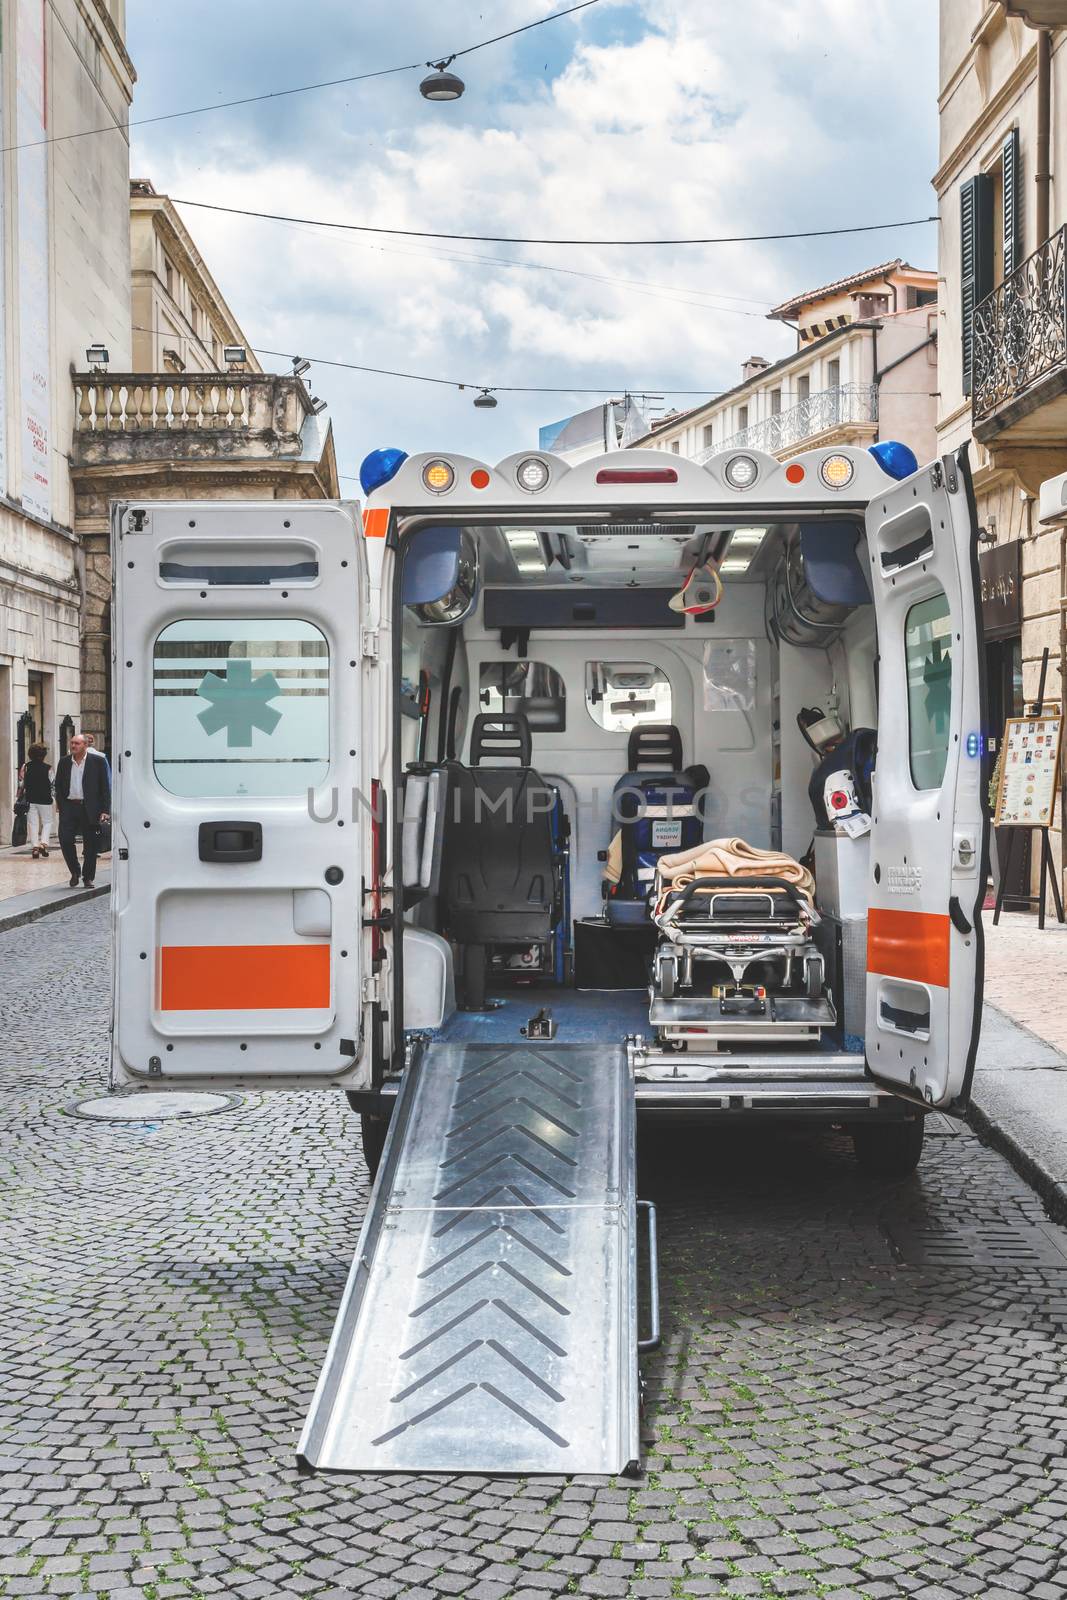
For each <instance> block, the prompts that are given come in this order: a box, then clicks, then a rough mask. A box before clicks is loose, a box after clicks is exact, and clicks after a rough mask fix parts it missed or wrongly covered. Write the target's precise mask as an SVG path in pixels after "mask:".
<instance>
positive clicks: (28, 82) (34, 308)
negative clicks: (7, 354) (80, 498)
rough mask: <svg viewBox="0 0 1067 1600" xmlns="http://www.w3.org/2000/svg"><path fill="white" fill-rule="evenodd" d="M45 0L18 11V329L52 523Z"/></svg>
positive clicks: (38, 481)
mask: <svg viewBox="0 0 1067 1600" xmlns="http://www.w3.org/2000/svg"><path fill="white" fill-rule="evenodd" d="M46 3H47V0H18V3H17V5H16V7H15V23H16V28H15V50H16V63H15V126H16V134H15V142H16V143H17V144H18V146H19V151H18V220H17V223H16V237H17V239H18V250H19V269H18V328H19V351H20V356H21V359H20V364H19V375H20V381H19V407H20V413H21V440H20V442H21V453H22V503H23V505H24V506H25V508H26V510H27V511H30V512H32V513H33V514H34V515H35V516H38V517H44V518H46V519H47V520H50V519H51V516H52V455H51V440H50V437H49V435H50V431H51V398H50V394H49V375H50V373H51V367H52V362H51V336H50V328H49V314H48V295H49V281H50V278H49V271H48V147H47V145H46V144H45V143H44V141H45V139H47V137H48V83H47V77H46V71H45V6H46Z"/></svg>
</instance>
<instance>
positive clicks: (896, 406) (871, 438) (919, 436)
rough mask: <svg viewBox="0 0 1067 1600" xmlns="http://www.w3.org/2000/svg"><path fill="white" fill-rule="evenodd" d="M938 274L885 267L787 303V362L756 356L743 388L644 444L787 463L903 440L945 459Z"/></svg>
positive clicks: (778, 311)
mask: <svg viewBox="0 0 1067 1600" xmlns="http://www.w3.org/2000/svg"><path fill="white" fill-rule="evenodd" d="M936 289H937V279H936V275H935V274H934V273H932V272H926V271H923V270H921V269H919V268H915V267H910V266H908V264H907V263H906V262H903V261H899V260H898V261H890V262H884V263H882V265H880V266H877V267H872V268H870V269H868V270H866V271H864V272H858V273H855V274H853V275H852V276H851V277H849V278H845V279H841V280H840V281H839V282H837V283H833V284H827V285H825V286H824V287H822V288H819V289H813V290H809V291H808V292H806V293H805V294H802V295H797V296H796V297H794V298H793V299H792V300H789V301H786V302H784V303H783V304H782V305H780V306H776V307H775V309H774V311H773V312H772V313H771V315H772V317H774V318H776V319H779V320H781V321H784V322H787V323H789V324H791V325H793V326H795V328H796V332H797V349H796V350H795V351H794V352H793V353H792V354H791V355H788V356H785V357H784V358H783V359H782V360H780V361H775V362H769V361H767V360H765V359H764V358H763V357H762V356H752V357H750V358H749V360H748V361H747V362H745V364H744V367H743V368H742V378H741V382H740V383H739V384H737V385H736V386H735V387H734V388H733V389H730V390H729V391H728V392H727V393H725V394H721V395H717V396H715V397H714V398H713V399H710V400H708V401H706V402H705V403H704V404H703V405H700V406H695V407H693V408H692V409H691V410H688V411H684V412H680V413H674V414H669V415H667V416H665V417H664V418H662V420H661V421H660V422H658V423H657V424H656V425H655V426H654V427H653V429H652V430H651V432H649V433H648V434H646V435H645V436H644V437H642V438H640V439H637V440H636V441H634V442H635V443H636V444H639V445H642V446H644V447H648V446H653V447H654V448H656V449H659V450H667V451H670V452H673V453H674V454H676V455H679V454H680V455H686V456H690V457H692V458H694V459H696V460H698V461H699V460H705V459H707V457H708V456H710V455H713V454H715V453H716V452H718V451H720V450H741V449H749V450H766V451H768V452H770V454H772V455H775V456H777V457H778V458H779V460H785V459H787V458H788V457H789V456H791V455H796V454H797V453H798V452H799V451H801V450H810V449H813V448H814V447H816V446H818V445H827V444H851V445H860V446H864V445H868V444H873V443H874V442H875V440H877V439H900V440H901V441H902V442H903V443H905V444H908V445H910V446H911V448H912V449H913V450H914V451H915V453H916V455H917V456H918V457H919V458H920V460H922V459H929V458H930V457H931V456H932V455H933V454H934V444H935V432H934V427H935V421H936V395H935V391H936V388H937V383H936V366H937V323H936V307H935V305H934V301H935V299H936Z"/></svg>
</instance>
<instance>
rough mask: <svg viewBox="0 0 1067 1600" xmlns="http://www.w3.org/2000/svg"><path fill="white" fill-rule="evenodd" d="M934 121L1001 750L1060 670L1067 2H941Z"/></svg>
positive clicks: (1056, 686)
mask: <svg viewBox="0 0 1067 1600" xmlns="http://www.w3.org/2000/svg"><path fill="white" fill-rule="evenodd" d="M939 126H940V151H939V158H940V159H939V166H938V171H937V173H936V175H935V178H934V185H935V188H936V190H937V196H938V207H939V213H940V235H941V289H942V293H941V296H940V303H939V318H940V355H941V360H940V370H939V383H938V387H939V389H940V407H939V415H938V449H939V451H941V452H945V451H949V450H955V449H957V448H958V447H959V446H960V445H961V444H963V443H965V442H967V441H969V442H970V452H971V463H972V469H973V472H974V481H975V496H976V501H977V510H978V521H979V523H980V525H981V529H982V533H981V538H982V552H981V554H980V557H979V560H980V565H981V568H982V580H983V595H984V605H985V620H986V658H987V669H988V671H987V676H988V686H989V718H988V721H989V729H988V734H989V741H990V744H991V746H992V752H993V755H994V757H995V753H996V748H997V745H998V741H999V736H1000V734H1001V730H1002V728H1003V723H1004V719H1005V717H1007V716H1009V715H1012V714H1016V713H1018V712H1021V711H1022V710H1023V709H1024V706H1025V705H1027V704H1029V703H1031V702H1032V701H1033V700H1034V698H1035V697H1036V695H1037V693H1038V687H1039V677H1040V673H1041V663H1042V659H1043V656H1044V652H1045V650H1046V649H1047V650H1048V651H1049V666H1048V670H1047V674H1046V680H1045V697H1046V699H1048V700H1050V701H1051V702H1052V703H1053V704H1062V702H1063V673H1064V670H1065V667H1067V663H1065V662H1064V659H1063V656H1064V640H1063V631H1062V623H1063V584H1062V577H1061V569H1060V564H1061V556H1062V550H1061V544H1062V541H1061V536H1060V532H1059V530H1058V529H1054V530H1053V529H1050V530H1045V529H1043V528H1042V526H1041V523H1040V521H1039V519H1038V509H1039V506H1038V496H1039V493H1040V488H1041V484H1042V482H1043V481H1044V480H1045V479H1047V478H1051V477H1055V476H1056V475H1057V474H1059V473H1061V472H1064V471H1067V290H1065V283H1067V3H1065V0H941V10H940V95H939ZM1061 827H1062V818H1061ZM1057 834H1058V837H1057V839H1056V840H1055V841H1054V846H1055V849H1056V853H1057V859H1058V860H1059V861H1060V862H1062V860H1063V856H1062V834H1061V833H1059V830H1057Z"/></svg>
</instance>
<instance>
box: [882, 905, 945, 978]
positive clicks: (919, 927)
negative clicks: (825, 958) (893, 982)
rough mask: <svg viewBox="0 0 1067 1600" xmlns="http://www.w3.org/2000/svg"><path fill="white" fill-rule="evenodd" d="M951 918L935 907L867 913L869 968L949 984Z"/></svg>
mask: <svg viewBox="0 0 1067 1600" xmlns="http://www.w3.org/2000/svg"><path fill="white" fill-rule="evenodd" d="M948 952H949V920H948V917H947V916H941V915H940V914H939V913H937V912H933V911H886V910H883V909H881V908H879V907H872V908H871V910H870V912H869V914H868V917H867V970H868V972H879V973H881V974H882V976H883V977H886V978H905V979H911V980H912V982H914V983H929V984H933V985H935V986H936V987H937V988H939V989H947V988H948Z"/></svg>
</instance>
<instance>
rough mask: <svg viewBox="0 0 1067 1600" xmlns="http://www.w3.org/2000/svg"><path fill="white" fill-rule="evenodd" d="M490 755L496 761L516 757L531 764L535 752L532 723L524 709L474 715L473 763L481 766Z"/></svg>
mask: <svg viewBox="0 0 1067 1600" xmlns="http://www.w3.org/2000/svg"><path fill="white" fill-rule="evenodd" d="M486 756H492V757H493V758H494V764H496V763H500V762H503V761H514V763H515V765H516V766H518V767H528V766H529V765H530V762H531V759H532V756H533V740H532V738H531V736H530V725H529V723H528V722H527V721H526V718H525V717H524V716H523V714H522V712H521V711H497V712H483V713H482V715H481V716H477V717H475V719H474V729H473V732H472V733H471V766H472V767H480V766H481V765H482V762H483V760H484V759H485V757H486Z"/></svg>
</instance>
